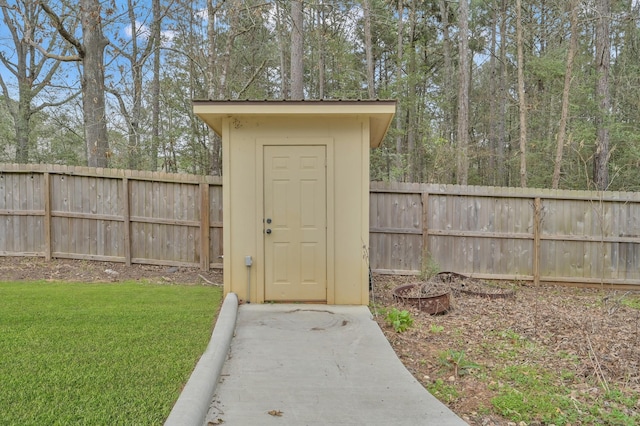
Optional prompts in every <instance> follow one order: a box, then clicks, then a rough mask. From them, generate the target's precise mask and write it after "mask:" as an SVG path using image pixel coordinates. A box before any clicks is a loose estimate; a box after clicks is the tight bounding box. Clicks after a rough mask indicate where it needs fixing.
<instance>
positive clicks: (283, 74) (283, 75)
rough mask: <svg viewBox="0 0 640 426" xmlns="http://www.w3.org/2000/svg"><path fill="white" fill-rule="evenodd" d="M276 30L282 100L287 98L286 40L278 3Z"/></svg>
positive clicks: (277, 3)
mask: <svg viewBox="0 0 640 426" xmlns="http://www.w3.org/2000/svg"><path fill="white" fill-rule="evenodd" d="M275 5H276V29H277V32H278V46H279V55H278V56H279V57H280V96H281V98H282V99H286V98H287V94H288V86H287V83H288V82H289V79H288V78H287V77H288V76H287V65H286V64H287V57H286V56H287V55H286V41H285V40H286V38H285V36H284V30H283V25H282V19H281V13H282V12H281V10H280V2H279V1H276V2H275Z"/></svg>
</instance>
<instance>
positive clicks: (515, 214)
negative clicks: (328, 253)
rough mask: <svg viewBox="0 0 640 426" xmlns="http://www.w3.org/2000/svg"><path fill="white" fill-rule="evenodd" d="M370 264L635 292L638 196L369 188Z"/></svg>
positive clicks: (639, 252) (638, 280)
mask: <svg viewBox="0 0 640 426" xmlns="http://www.w3.org/2000/svg"><path fill="white" fill-rule="evenodd" d="M370 206H371V208H370V263H371V265H372V268H373V269H374V270H378V271H380V272H388V273H419V272H420V271H421V269H422V265H423V261H424V260H425V259H426V258H427V257H428V256H430V257H431V259H432V260H433V261H434V262H435V263H436V264H437V265H438V266H439V269H440V270H441V271H452V272H459V273H464V274H470V275H472V276H474V277H478V278H486V279H508V280H532V281H534V282H535V283H538V282H540V281H546V282H565V283H580V284H591V285H594V284H601V283H607V284H616V285H620V286H629V287H631V288H640V287H638V286H639V285H640V193H629V192H595V191H560V190H544V189H521V188H493V187H471V186H466V187H465V186H456V185H434V184H402V183H379V182H374V183H372V184H371V198H370Z"/></svg>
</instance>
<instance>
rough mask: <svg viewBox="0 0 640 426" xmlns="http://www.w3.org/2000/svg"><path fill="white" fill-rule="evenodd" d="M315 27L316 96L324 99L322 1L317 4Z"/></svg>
mask: <svg viewBox="0 0 640 426" xmlns="http://www.w3.org/2000/svg"><path fill="white" fill-rule="evenodd" d="M316 17H317V22H316V25H317V28H318V98H319V99H324V91H325V88H324V87H325V79H326V78H325V53H324V51H325V37H326V28H325V19H324V7H323V4H322V2H321V3H320V4H319V5H318V8H317V10H316Z"/></svg>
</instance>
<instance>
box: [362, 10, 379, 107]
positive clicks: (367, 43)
mask: <svg viewBox="0 0 640 426" xmlns="http://www.w3.org/2000/svg"><path fill="white" fill-rule="evenodd" d="M362 11H363V15H364V51H365V57H366V61H367V93H368V95H369V99H375V97H376V87H375V73H374V70H375V64H374V61H373V41H372V37H371V4H370V3H369V0H362Z"/></svg>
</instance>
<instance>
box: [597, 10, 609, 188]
mask: <svg viewBox="0 0 640 426" xmlns="http://www.w3.org/2000/svg"><path fill="white" fill-rule="evenodd" d="M596 13H597V17H596V61H595V66H596V74H597V78H598V79H597V82H596V100H597V102H598V115H597V116H596V146H595V155H594V158H593V181H594V183H595V185H596V188H597V189H598V190H601V191H604V190H605V189H607V186H609V166H608V163H609V139H610V136H609V115H610V114H609V108H610V104H611V99H610V95H609V62H610V60H611V50H610V48H611V41H610V40H609V20H610V19H611V17H610V16H609V15H610V13H611V5H610V2H609V0H598V1H597V3H596Z"/></svg>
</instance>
